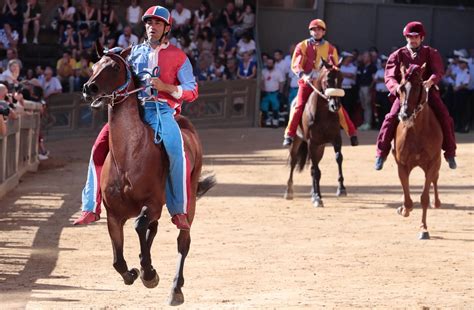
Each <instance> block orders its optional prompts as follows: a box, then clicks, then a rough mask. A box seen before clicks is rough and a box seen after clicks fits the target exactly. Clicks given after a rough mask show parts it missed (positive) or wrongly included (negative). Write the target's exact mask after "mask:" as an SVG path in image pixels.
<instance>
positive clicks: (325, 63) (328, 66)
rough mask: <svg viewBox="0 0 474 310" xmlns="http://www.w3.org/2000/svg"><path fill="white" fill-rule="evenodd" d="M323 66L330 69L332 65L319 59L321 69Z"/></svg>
mask: <svg viewBox="0 0 474 310" xmlns="http://www.w3.org/2000/svg"><path fill="white" fill-rule="evenodd" d="M323 66H324V67H326V69H330V68H331V67H332V65H331V64H330V63H329V62H327V61H326V59H324V58H322V57H321V68H322V67H323Z"/></svg>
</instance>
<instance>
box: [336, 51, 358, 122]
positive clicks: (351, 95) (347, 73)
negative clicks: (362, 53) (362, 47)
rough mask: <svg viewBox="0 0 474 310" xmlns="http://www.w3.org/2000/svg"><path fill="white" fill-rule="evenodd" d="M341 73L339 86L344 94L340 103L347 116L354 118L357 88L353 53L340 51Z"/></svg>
mask: <svg viewBox="0 0 474 310" xmlns="http://www.w3.org/2000/svg"><path fill="white" fill-rule="evenodd" d="M341 57H342V63H341V67H340V70H341V73H342V76H343V77H344V79H343V80H342V85H341V87H342V88H343V89H344V92H345V96H344V97H342V98H341V99H342V105H343V106H344V109H346V111H347V113H348V114H349V117H350V118H351V119H354V115H355V112H356V111H355V109H356V105H357V98H358V90H357V87H356V76H357V66H356V65H355V64H354V55H353V54H352V53H349V52H342V53H341Z"/></svg>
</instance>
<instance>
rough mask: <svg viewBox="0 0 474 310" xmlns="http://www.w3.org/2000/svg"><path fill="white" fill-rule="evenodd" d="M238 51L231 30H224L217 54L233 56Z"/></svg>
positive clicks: (225, 56)
mask: <svg viewBox="0 0 474 310" xmlns="http://www.w3.org/2000/svg"><path fill="white" fill-rule="evenodd" d="M236 51H237V44H236V43H235V40H234V38H233V37H232V34H231V33H230V31H229V30H227V29H224V30H223V31H222V38H220V39H219V41H218V42H217V55H218V56H219V57H223V58H233V57H235V53H236Z"/></svg>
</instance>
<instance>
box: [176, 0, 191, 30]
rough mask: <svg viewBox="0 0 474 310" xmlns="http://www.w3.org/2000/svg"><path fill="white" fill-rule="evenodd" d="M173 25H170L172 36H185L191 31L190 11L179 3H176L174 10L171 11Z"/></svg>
mask: <svg viewBox="0 0 474 310" xmlns="http://www.w3.org/2000/svg"><path fill="white" fill-rule="evenodd" d="M171 18H172V19H173V24H172V25H171V28H172V30H171V31H172V33H173V35H174V36H177V35H178V34H183V35H186V34H188V32H189V30H190V29H191V11H190V10H188V9H187V8H185V7H184V6H183V4H182V3H181V1H176V4H175V8H174V10H172V11H171Z"/></svg>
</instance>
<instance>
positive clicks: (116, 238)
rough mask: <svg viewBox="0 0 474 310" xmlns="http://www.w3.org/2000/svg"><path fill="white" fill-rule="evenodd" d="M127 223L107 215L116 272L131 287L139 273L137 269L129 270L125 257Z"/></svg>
mask: <svg viewBox="0 0 474 310" xmlns="http://www.w3.org/2000/svg"><path fill="white" fill-rule="evenodd" d="M124 224H125V221H123V220H119V219H117V218H115V217H114V216H113V215H112V214H107V227H108V230H109V235H110V239H111V240H112V248H113V251H114V263H113V266H114V268H115V270H117V272H118V273H119V274H120V275H121V276H122V278H123V282H124V283H125V284H126V285H131V284H133V282H134V281H135V280H136V279H137V278H138V274H139V271H138V269H136V268H133V269H131V270H128V267H127V262H126V261H125V258H124V257H123V225H124Z"/></svg>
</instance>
